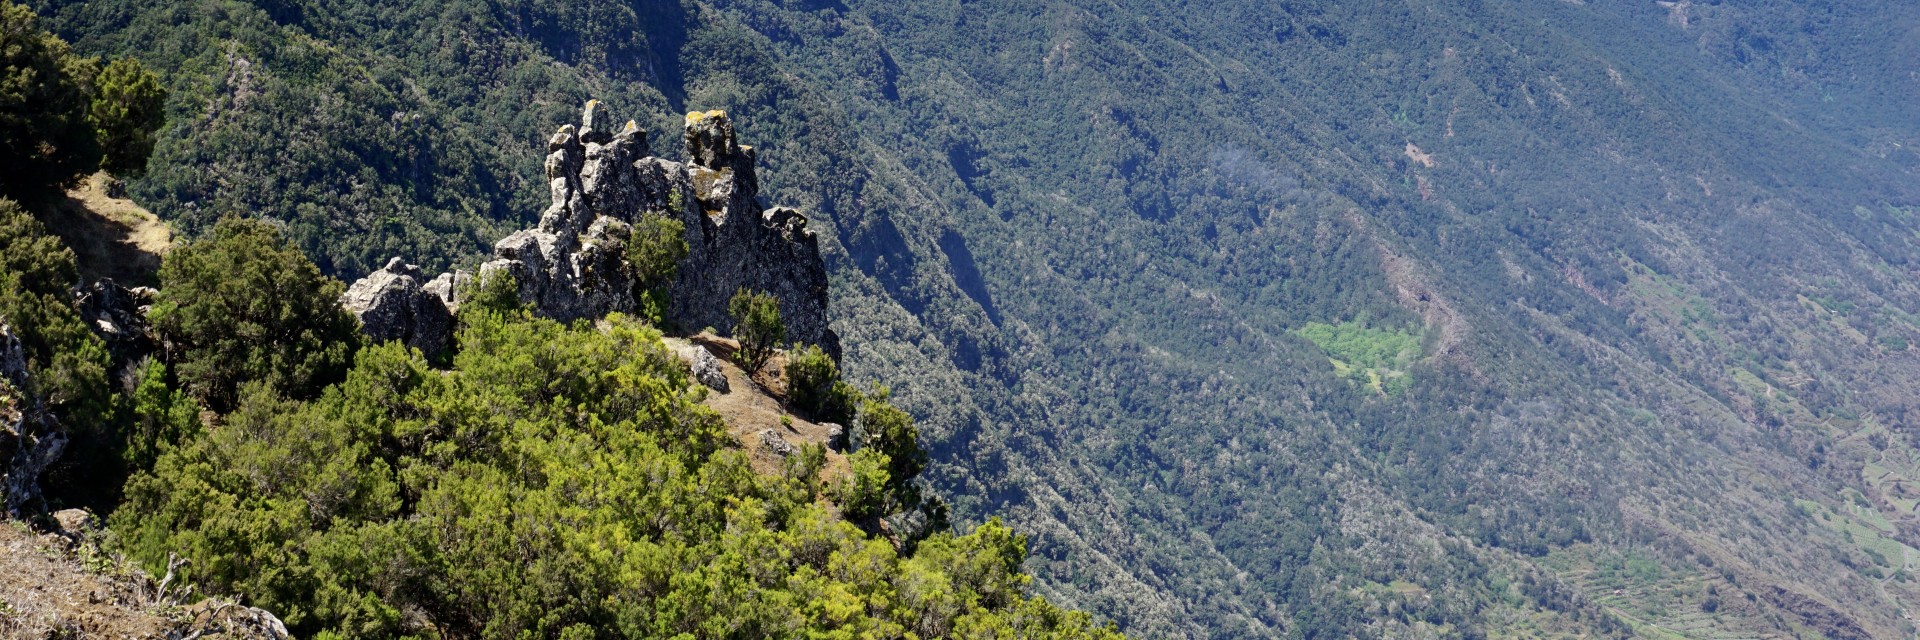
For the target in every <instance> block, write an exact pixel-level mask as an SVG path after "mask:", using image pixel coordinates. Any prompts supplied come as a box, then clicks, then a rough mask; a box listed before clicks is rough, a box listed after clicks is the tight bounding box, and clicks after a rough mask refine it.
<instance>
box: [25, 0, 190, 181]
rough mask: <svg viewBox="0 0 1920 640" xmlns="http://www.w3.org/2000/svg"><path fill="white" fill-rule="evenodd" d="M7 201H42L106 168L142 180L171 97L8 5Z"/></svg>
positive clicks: (126, 65)
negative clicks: (76, 49)
mask: <svg viewBox="0 0 1920 640" xmlns="http://www.w3.org/2000/svg"><path fill="white" fill-rule="evenodd" d="M0 74H4V76H0V161H4V162H5V163H6V165H7V170H6V172H5V174H4V175H0V197H10V198H16V199H30V200H36V201H37V200H41V199H44V198H47V197H50V196H52V195H55V194H57V193H58V192H59V190H61V189H64V188H66V187H68V186H70V185H72V184H73V182H74V181H75V180H77V179H78V178H79V177H81V176H83V175H86V174H88V173H91V172H93V171H94V170H95V169H97V168H99V167H101V166H102V165H101V161H102V159H103V154H104V159H105V161H106V165H105V166H106V167H107V169H108V170H111V171H115V172H121V173H137V172H139V171H140V170H141V169H142V168H144V167H145V166H146V163H147V156H148V155H149V154H150V153H152V150H153V145H152V136H153V132H154V130H156V129H159V128H160V122H161V119H162V117H163V114H162V112H161V110H160V107H161V103H162V102H164V100H165V99H166V92H165V91H164V90H162V89H161V88H160V84H159V81H158V79H157V78H156V77H155V76H154V75H153V74H152V73H151V72H148V71H147V70H146V69H145V68H144V67H141V66H140V63H139V62H137V61H134V60H132V59H130V58H122V59H118V60H114V61H113V62H112V63H109V64H108V65H106V68H105V69H102V68H101V66H100V61H99V59H97V58H83V57H80V56H78V55H75V54H74V53H73V52H72V50H71V49H70V48H69V47H68V46H67V43H66V42H63V41H61V40H60V39H59V38H57V37H54V36H53V35H52V34H49V33H47V32H45V31H42V30H41V28H40V24H39V20H38V19H37V18H36V17H35V16H34V13H33V10H32V9H29V8H27V7H25V6H21V5H17V4H13V3H12V2H0Z"/></svg>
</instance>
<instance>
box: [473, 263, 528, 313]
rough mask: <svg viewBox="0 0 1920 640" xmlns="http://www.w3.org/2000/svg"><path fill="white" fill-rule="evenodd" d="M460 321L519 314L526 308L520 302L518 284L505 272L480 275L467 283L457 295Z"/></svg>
mask: <svg viewBox="0 0 1920 640" xmlns="http://www.w3.org/2000/svg"><path fill="white" fill-rule="evenodd" d="M459 299H460V319H461V322H462V323H463V324H464V323H466V322H467V320H468V318H469V317H472V316H476V315H479V314H520V313H526V312H527V310H528V308H529V307H528V306H527V304H526V303H524V302H521V301H520V283H519V282H518V281H516V280H514V278H513V274H511V273H507V272H505V271H491V272H486V273H481V274H479V275H476V276H474V277H473V279H472V280H469V281H468V282H467V285H466V287H465V289H464V290H462V291H461V293H460V295H459Z"/></svg>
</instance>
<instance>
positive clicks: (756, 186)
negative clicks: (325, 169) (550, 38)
mask: <svg viewBox="0 0 1920 640" xmlns="http://www.w3.org/2000/svg"><path fill="white" fill-rule="evenodd" d="M613 122H614V121H613V120H612V119H611V118H610V117H609V116H608V114H607V111H606V107H605V106H603V105H602V104H601V103H600V102H599V101H597V100H594V101H588V102H587V104H586V107H585V108H584V109H583V112H582V114H581V122H580V124H579V125H578V126H576V125H571V124H569V125H565V126H562V127H560V130H559V131H557V132H555V133H554V134H553V136H552V138H551V139H550V140H549V141H548V143H547V160H546V172H547V180H548V185H549V188H550V189H551V192H552V196H553V200H552V204H550V205H549V206H548V207H547V209H546V210H545V211H544V212H542V214H541V216H540V221H539V223H538V224H537V225H536V226H535V227H533V228H531V229H523V230H520V231H517V232H514V233H513V234H510V235H508V236H507V237H505V238H502V239H500V241H499V242H497V243H495V244H494V249H493V256H494V259H493V260H491V261H488V262H486V263H485V264H482V265H481V266H480V268H479V270H478V277H479V278H480V279H483V280H484V279H486V278H490V277H493V276H494V274H500V273H504V274H509V275H512V276H513V278H514V280H515V282H516V283H517V284H518V287H519V296H520V299H521V301H523V302H525V303H528V304H529V305H531V306H532V307H533V309H534V311H535V312H537V313H539V314H541V315H543V316H547V317H551V318H554V319H557V320H563V321H565V320H575V319H581V318H598V317H601V316H604V315H606V314H608V313H613V312H620V313H633V312H634V311H635V310H636V309H637V308H638V307H639V301H638V299H637V298H636V296H635V282H634V279H633V275H632V274H631V273H630V272H629V270H628V268H627V266H626V261H625V247H626V242H627V240H628V238H629V237H630V235H631V233H632V229H633V223H634V222H635V221H636V220H638V219H639V218H640V217H641V216H644V215H663V216H669V217H671V218H673V219H677V220H679V221H680V222H681V224H682V225H683V227H684V236H683V237H684V239H685V240H686V242H687V246H688V254H687V257H686V258H685V259H684V260H681V261H680V263H679V268H678V270H677V271H676V273H675V275H674V277H673V280H672V282H670V283H669V284H668V285H667V287H666V289H667V295H668V299H669V303H668V307H667V309H666V310H665V312H664V316H665V318H664V319H665V321H666V322H667V324H669V325H672V326H677V327H678V328H679V329H681V330H683V331H687V332H692V331H697V330H699V329H700V328H702V327H720V328H724V327H727V326H730V325H731V321H730V319H729V317H728V315H727V309H726V307H727V301H728V300H729V299H730V298H731V297H732V296H733V294H734V293H735V292H736V291H738V290H740V289H751V290H755V291H764V292H767V293H770V294H772V295H773V296H774V297H775V298H776V299H778V300H779V301H780V313H781V317H782V319H783V320H784V321H785V323H786V327H787V337H788V338H789V339H790V340H792V341H794V342H795V343H808V344H817V345H820V346H821V347H822V348H824V349H826V350H827V351H828V352H829V353H832V354H834V355H835V357H836V358H837V357H838V354H839V339H838V338H837V337H836V336H835V335H834V334H833V331H832V330H831V329H830V328H828V326H827V274H826V266H825V263H824V262H822V261H821V259H820V247H819V243H818V241H817V240H816V239H815V237H814V234H813V231H811V230H809V229H807V218H806V216H804V215H801V214H800V213H799V212H798V211H795V210H793V209H788V208H785V207H773V208H765V207H762V206H761V204H760V201H759V199H758V196H759V190H760V182H759V177H758V176H757V175H756V173H755V170H754V166H755V160H756V158H755V153H754V150H753V148H752V147H749V146H746V145H741V144H738V143H737V142H736V141H735V139H734V129H733V123H732V122H731V121H730V120H728V118H727V115H726V114H725V113H724V112H720V111H708V112H705V113H701V112H694V113H689V114H687V116H686V127H685V133H684V136H683V143H684V144H685V146H686V155H687V158H688V162H686V163H679V162H673V161H671V160H666V159H663V158H659V157H655V156H653V155H651V152H650V149H649V147H648V144H647V134H646V132H644V131H641V130H640V128H639V127H638V126H637V125H635V124H634V123H633V121H631V120H629V121H627V122H626V123H625V124H624V125H619V126H616V125H614V124H613ZM473 278H474V276H473V275H472V274H469V273H468V272H465V271H455V272H451V273H442V274H439V275H438V276H436V277H434V278H432V279H431V280H429V279H427V278H425V275H424V274H423V273H421V272H420V270H419V269H418V268H417V267H414V266H412V265H408V264H406V262H405V261H404V260H401V259H400V258H394V259H393V260H392V261H389V262H388V264H387V266H386V267H385V268H382V269H381V270H379V271H376V272H374V273H372V274H369V275H368V276H367V277H365V278H362V279H360V280H359V281H357V282H355V283H354V284H353V286H352V287H351V288H350V289H348V291H347V293H346V295H345V296H343V298H342V304H343V305H344V306H345V307H346V308H347V309H348V310H349V311H351V312H353V314H354V315H355V316H358V317H359V318H360V322H361V325H362V327H363V330H364V331H365V332H366V333H367V334H368V335H369V336H371V337H373V338H375V339H379V340H403V341H405V342H406V343H407V344H409V345H411V346H414V347H416V348H419V349H420V350H421V351H423V352H426V353H428V354H429V355H431V354H434V353H437V352H439V351H441V350H443V349H445V348H446V347H447V346H448V345H449V344H451V340H452V332H453V323H452V322H451V318H452V313H451V312H452V311H454V310H457V309H458V307H459V303H460V299H459V296H460V293H461V291H462V288H463V286H464V284H465V283H466V282H467V281H469V280H471V279H473Z"/></svg>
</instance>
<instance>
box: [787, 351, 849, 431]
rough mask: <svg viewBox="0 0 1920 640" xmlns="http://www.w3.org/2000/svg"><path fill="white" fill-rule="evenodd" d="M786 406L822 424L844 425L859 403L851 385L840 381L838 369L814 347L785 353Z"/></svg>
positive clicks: (828, 357)
mask: <svg viewBox="0 0 1920 640" xmlns="http://www.w3.org/2000/svg"><path fill="white" fill-rule="evenodd" d="M786 378H787V402H788V403H790V404H792V406H793V407H794V408H796V409H799V410H800V411H803V412H806V413H807V414H808V415H810V416H813V417H814V418H816V419H818V420H821V421H824V422H838V423H842V424H844V423H846V422H847V421H849V420H851V419H852V418H853V411H854V409H855V408H857V407H858V405H859V402H860V397H859V392H858V391H857V390H855V389H854V388H853V385H850V384H847V383H846V382H844V381H842V380H841V379H840V366H839V365H837V364H835V363H834V362H833V357H832V356H829V355H827V352H826V351H824V350H821V349H820V347H816V346H814V345H810V344H809V345H802V346H800V347H799V348H796V349H794V350H792V351H791V352H789V353H787V369H786Z"/></svg>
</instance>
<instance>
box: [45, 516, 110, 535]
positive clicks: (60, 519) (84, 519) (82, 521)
mask: <svg viewBox="0 0 1920 640" xmlns="http://www.w3.org/2000/svg"><path fill="white" fill-rule="evenodd" d="M53 522H54V524H57V525H60V531H61V532H63V533H68V534H72V535H76V536H85V535H87V534H89V533H92V532H93V531H95V530H97V529H99V528H100V519H99V518H95V517H94V516H93V514H92V513H90V512H88V511H87V510H86V509H61V510H59V511H55V512H53Z"/></svg>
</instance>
